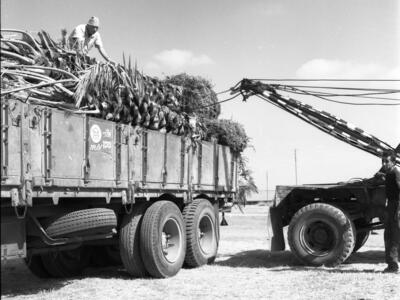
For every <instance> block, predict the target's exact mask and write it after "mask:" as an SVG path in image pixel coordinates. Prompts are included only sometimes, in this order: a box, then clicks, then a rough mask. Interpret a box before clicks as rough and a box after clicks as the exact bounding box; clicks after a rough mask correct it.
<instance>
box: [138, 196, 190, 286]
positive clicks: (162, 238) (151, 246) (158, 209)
mask: <svg viewBox="0 0 400 300" xmlns="http://www.w3.org/2000/svg"><path fill="white" fill-rule="evenodd" d="M140 250H141V251H140V252H141V256H142V258H143V263H144V266H145V268H146V270H147V272H148V273H149V274H150V275H152V276H153V277H156V278H166V277H170V276H173V275H175V274H176V273H178V272H179V270H180V269H181V268H182V264H183V262H184V259H185V252H186V233H185V225H184V221H183V217H182V214H181V211H180V210H179V208H178V207H177V206H176V205H175V204H174V203H172V202H170V201H158V202H156V203H154V204H153V205H151V206H150V207H149V208H148V209H147V211H146V213H145V214H144V217H143V220H142V224H141V228H140Z"/></svg>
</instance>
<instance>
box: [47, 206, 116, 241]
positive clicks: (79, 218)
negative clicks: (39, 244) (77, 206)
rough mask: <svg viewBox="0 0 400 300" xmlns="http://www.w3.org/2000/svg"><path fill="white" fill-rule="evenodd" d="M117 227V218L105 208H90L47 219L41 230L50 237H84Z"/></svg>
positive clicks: (111, 211)
mask: <svg viewBox="0 0 400 300" xmlns="http://www.w3.org/2000/svg"><path fill="white" fill-rule="evenodd" d="M115 227H117V217H116V215H115V213H114V211H113V210H111V209H107V208H90V209H82V210H77V211H73V212H70V213H66V214H62V215H59V216H57V217H55V218H49V219H47V220H45V221H44V222H43V228H44V229H45V230H46V233H47V234H48V235H49V236H50V237H71V236H85V235H94V234H101V233H107V232H110V231H111V230H112V229H113V228H115Z"/></svg>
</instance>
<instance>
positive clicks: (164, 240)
mask: <svg viewBox="0 0 400 300" xmlns="http://www.w3.org/2000/svg"><path fill="white" fill-rule="evenodd" d="M181 245H182V232H181V230H180V227H179V225H178V223H177V222H176V220H174V219H172V218H171V219H168V220H167V221H166V222H165V223H164V226H163V229H162V233H161V250H162V253H163V255H164V257H165V259H166V260H167V261H168V262H170V263H174V262H175V261H176V260H177V259H178V258H179V256H180V253H181V251H182V247H181Z"/></svg>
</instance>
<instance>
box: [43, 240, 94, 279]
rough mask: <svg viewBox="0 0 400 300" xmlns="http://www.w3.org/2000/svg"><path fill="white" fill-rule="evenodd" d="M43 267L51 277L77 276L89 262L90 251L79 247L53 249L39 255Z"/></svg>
mask: <svg viewBox="0 0 400 300" xmlns="http://www.w3.org/2000/svg"><path fill="white" fill-rule="evenodd" d="M40 258H41V261H42V264H43V266H44V269H45V270H46V271H47V273H48V274H49V275H50V276H51V277H56V278H64V277H73V276H78V275H80V274H81V273H82V271H83V269H85V268H86V267H87V266H88V265H89V263H90V251H89V249H88V248H86V247H79V248H76V249H72V250H66V251H54V252H49V253H46V254H42V255H41V256H40Z"/></svg>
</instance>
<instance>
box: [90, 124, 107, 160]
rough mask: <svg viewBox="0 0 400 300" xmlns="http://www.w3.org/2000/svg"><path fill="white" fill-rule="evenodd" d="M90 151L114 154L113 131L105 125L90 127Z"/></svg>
mask: <svg viewBox="0 0 400 300" xmlns="http://www.w3.org/2000/svg"><path fill="white" fill-rule="evenodd" d="M89 149H90V151H95V152H103V153H106V154H111V152H112V129H111V128H109V127H108V126H105V125H103V124H92V125H91V126H90V145H89Z"/></svg>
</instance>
